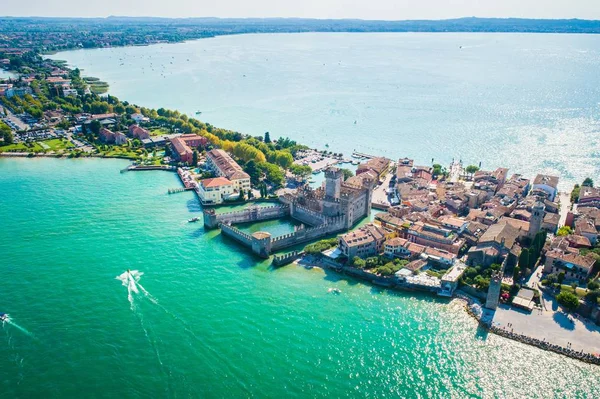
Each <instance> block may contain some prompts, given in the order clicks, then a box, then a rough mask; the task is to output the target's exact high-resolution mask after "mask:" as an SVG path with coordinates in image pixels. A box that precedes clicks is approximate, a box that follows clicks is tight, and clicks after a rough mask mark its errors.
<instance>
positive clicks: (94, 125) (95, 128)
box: [90, 119, 102, 135]
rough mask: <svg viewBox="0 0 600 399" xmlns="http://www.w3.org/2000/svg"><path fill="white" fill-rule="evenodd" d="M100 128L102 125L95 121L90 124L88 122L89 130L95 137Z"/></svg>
mask: <svg viewBox="0 0 600 399" xmlns="http://www.w3.org/2000/svg"><path fill="white" fill-rule="evenodd" d="M101 127H102V125H101V124H100V122H99V121H98V120H96V119H94V120H93V121H92V122H90V130H91V131H92V133H94V134H95V135H98V133H100V128H101Z"/></svg>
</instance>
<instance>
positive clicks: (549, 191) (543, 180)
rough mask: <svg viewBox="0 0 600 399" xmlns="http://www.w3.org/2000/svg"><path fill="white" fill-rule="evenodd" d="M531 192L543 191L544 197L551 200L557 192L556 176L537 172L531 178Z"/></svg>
mask: <svg viewBox="0 0 600 399" xmlns="http://www.w3.org/2000/svg"><path fill="white" fill-rule="evenodd" d="M532 192H534V193H538V194H541V193H544V194H545V196H546V198H547V199H548V200H550V201H552V202H554V199H555V198H556V194H557V193H558V177H557V176H550V175H543V174H539V175H537V176H536V177H535V179H534V180H533V187H532Z"/></svg>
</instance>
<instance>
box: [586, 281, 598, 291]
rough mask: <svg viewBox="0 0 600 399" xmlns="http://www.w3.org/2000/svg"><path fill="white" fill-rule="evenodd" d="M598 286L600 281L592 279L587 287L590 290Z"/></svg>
mask: <svg viewBox="0 0 600 399" xmlns="http://www.w3.org/2000/svg"><path fill="white" fill-rule="evenodd" d="M598 288H600V283H598V281H596V280H591V281H590V282H589V283H587V289H588V290H592V291H593V290H597V289H598Z"/></svg>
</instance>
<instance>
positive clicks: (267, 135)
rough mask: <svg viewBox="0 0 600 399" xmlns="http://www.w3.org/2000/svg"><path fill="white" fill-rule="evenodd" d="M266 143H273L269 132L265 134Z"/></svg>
mask: <svg viewBox="0 0 600 399" xmlns="http://www.w3.org/2000/svg"><path fill="white" fill-rule="evenodd" d="M265 143H267V144H270V143H271V135H270V134H269V132H265Z"/></svg>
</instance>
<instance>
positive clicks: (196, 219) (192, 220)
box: [188, 217, 200, 223]
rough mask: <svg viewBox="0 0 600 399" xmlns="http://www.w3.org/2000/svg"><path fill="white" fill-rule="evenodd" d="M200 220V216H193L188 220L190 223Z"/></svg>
mask: <svg viewBox="0 0 600 399" xmlns="http://www.w3.org/2000/svg"><path fill="white" fill-rule="evenodd" d="M199 220H200V218H199V217H195V218H191V219H189V220H188V223H194V222H197V221H199Z"/></svg>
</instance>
